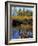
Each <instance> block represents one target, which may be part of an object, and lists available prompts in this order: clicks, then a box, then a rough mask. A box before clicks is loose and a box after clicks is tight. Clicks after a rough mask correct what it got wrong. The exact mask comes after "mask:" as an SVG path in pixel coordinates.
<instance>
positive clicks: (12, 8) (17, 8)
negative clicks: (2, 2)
mask: <svg viewBox="0 0 38 46" xmlns="http://www.w3.org/2000/svg"><path fill="white" fill-rule="evenodd" d="M23 8H25V11H26V10H29V11H32V7H15V9H16V10H17V11H18V10H19V9H21V10H23ZM15 9H14V7H11V15H13V14H15V15H16V13H15Z"/></svg>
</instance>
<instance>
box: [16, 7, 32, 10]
mask: <svg viewBox="0 0 38 46" xmlns="http://www.w3.org/2000/svg"><path fill="white" fill-rule="evenodd" d="M15 8H16V9H17V10H19V9H22V10H23V8H25V10H30V11H32V8H31V7H15Z"/></svg>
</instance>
